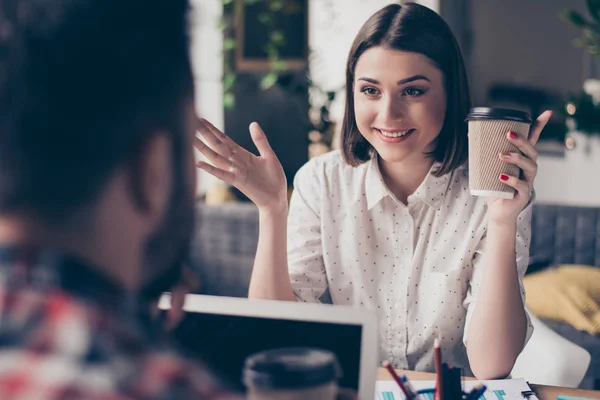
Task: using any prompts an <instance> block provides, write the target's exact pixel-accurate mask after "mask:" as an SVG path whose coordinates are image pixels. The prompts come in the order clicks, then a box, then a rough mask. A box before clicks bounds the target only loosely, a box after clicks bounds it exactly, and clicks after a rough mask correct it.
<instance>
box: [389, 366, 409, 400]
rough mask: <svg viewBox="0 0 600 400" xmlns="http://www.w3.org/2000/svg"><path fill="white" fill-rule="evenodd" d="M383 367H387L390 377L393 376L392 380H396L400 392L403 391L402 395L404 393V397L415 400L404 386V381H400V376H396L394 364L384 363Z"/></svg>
mask: <svg viewBox="0 0 600 400" xmlns="http://www.w3.org/2000/svg"><path fill="white" fill-rule="evenodd" d="M383 366H384V367H385V369H387V370H388V371H389V373H390V375H391V376H392V378H394V380H395V381H396V383H397V384H398V386H400V390H402V393H404V396H406V398H407V399H408V400H412V398H413V397H412V394H411V393H410V392H409V391H408V389H406V386H404V383H402V379H400V377H399V376H398V374H396V371H394V368H393V367H392V364H390V362H389V361H384V362H383Z"/></svg>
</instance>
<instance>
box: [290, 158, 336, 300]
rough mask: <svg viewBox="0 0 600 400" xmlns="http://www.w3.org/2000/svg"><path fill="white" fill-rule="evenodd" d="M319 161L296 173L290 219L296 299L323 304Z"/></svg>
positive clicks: (292, 277)
mask: <svg viewBox="0 0 600 400" xmlns="http://www.w3.org/2000/svg"><path fill="white" fill-rule="evenodd" d="M316 161H317V160H312V161H310V162H308V163H307V164H306V165H304V166H303V167H302V168H301V169H300V170H299V171H298V173H297V174H296V176H295V178H294V191H293V193H292V198H291V200H290V211H289V216H288V232H287V241H288V270H289V274H290V281H291V284H292V289H293V290H294V294H295V295H296V298H297V299H298V300H299V301H305V302H319V298H320V297H321V295H323V293H324V292H325V290H326V289H327V277H326V273H325V266H324V262H323V248H322V242H321V198H322V197H321V196H322V186H321V180H322V179H321V178H320V176H319V164H317V163H316Z"/></svg>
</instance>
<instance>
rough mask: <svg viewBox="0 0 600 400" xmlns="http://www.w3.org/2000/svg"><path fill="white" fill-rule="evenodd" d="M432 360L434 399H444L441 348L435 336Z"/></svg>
mask: <svg viewBox="0 0 600 400" xmlns="http://www.w3.org/2000/svg"><path fill="white" fill-rule="evenodd" d="M433 360H434V362H435V388H436V391H435V394H434V398H435V400H444V377H443V375H444V371H443V369H442V349H441V348H440V341H439V340H438V339H437V338H435V340H434V341H433Z"/></svg>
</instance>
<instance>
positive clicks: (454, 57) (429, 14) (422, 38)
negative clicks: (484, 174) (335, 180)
mask: <svg viewBox="0 0 600 400" xmlns="http://www.w3.org/2000/svg"><path fill="white" fill-rule="evenodd" d="M377 46H382V47H384V48H386V49H392V50H400V51H406V52H412V53H418V54H423V55H424V56H426V57H427V58H429V59H430V60H431V61H432V62H433V63H434V64H435V66H436V67H437V68H438V69H439V70H440V71H442V74H443V76H444V85H445V89H446V98H447V99H446V100H447V101H446V118H445V120H444V126H443V127H442V130H441V132H440V134H439V136H438V138H437V140H436V148H435V149H434V150H433V152H432V154H430V156H431V157H433V159H434V160H435V161H438V162H440V163H441V164H442V165H441V166H440V168H439V170H437V171H435V173H436V175H437V176H441V175H445V174H447V173H449V172H452V171H453V170H454V169H456V168H458V167H459V166H461V165H463V164H464V163H465V162H466V160H467V123H466V122H465V118H466V117H467V113H468V112H469V108H470V107H471V97H470V94H469V82H468V79H467V73H466V70H465V65H464V62H463V58H462V53H461V51H460V47H459V45H458V43H457V41H456V38H455V37H454V35H453V34H452V31H451V30H450V28H449V27H448V25H447V24H446V22H444V20H443V19H442V17H440V16H439V15H438V14H437V13H436V12H435V11H432V10H430V9H429V8H427V7H425V6H422V5H419V4H416V3H406V4H404V5H399V4H390V5H388V6H385V7H384V8H382V9H381V10H379V11H378V12H376V13H375V14H373V15H372V16H371V17H370V18H369V19H368V20H367V22H365V24H364V25H363V26H362V28H361V29H360V31H359V32H358V34H357V35H356V38H355V39H354V43H353V44H352V47H351V49H350V53H349V55H348V61H347V63H346V111H345V115H344V119H343V121H342V154H343V156H344V159H345V160H346V162H347V163H348V164H350V165H352V166H358V165H360V164H362V163H364V162H365V161H367V160H369V159H371V157H372V156H373V154H374V149H373V146H371V144H369V142H367V140H366V139H365V138H364V137H363V136H362V135H361V133H360V131H359V130H358V126H357V125H356V117H355V114H354V95H353V93H354V69H355V68H356V63H357V62H358V59H359V58H360V56H361V55H362V54H363V53H364V52H365V51H367V50H368V49H370V48H372V47H377Z"/></svg>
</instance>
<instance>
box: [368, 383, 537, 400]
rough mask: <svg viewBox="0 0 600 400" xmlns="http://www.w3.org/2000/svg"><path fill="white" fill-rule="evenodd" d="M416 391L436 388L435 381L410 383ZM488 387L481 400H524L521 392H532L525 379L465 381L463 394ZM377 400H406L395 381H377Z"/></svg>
mask: <svg viewBox="0 0 600 400" xmlns="http://www.w3.org/2000/svg"><path fill="white" fill-rule="evenodd" d="M410 383H411V384H412V385H413V387H414V388H415V390H420V389H430V388H433V387H435V381H410ZM480 383H481V384H484V385H485V386H487V390H486V392H485V393H484V394H483V395H482V396H481V397H480V398H479V400H522V399H523V396H522V395H521V392H526V391H529V390H531V389H530V388H529V385H528V384H527V382H525V380H523V379H504V380H496V381H463V392H469V391H471V389H472V388H473V387H475V386H477V385H479V384H480ZM375 392H376V393H375V400H404V399H405V397H404V395H403V394H402V391H401V390H400V388H399V387H398V384H396V382H395V381H377V382H376V383H375ZM419 398H421V399H427V400H433V394H431V395H430V394H428V393H427V394H424V395H422V396H420V397H419Z"/></svg>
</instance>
